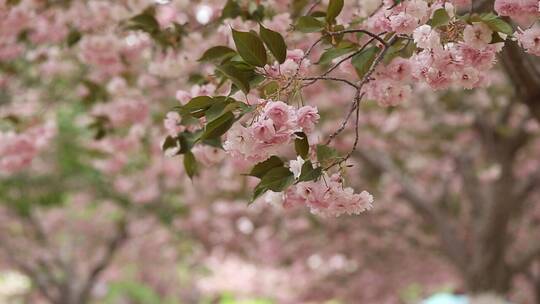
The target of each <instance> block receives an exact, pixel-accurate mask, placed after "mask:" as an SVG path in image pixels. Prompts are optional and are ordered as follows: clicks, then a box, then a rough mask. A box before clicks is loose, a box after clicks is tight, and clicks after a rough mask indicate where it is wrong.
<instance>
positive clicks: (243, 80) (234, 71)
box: [216, 62, 253, 94]
mask: <svg viewBox="0 0 540 304" xmlns="http://www.w3.org/2000/svg"><path fill="white" fill-rule="evenodd" d="M216 69H217V70H218V71H220V72H221V73H223V74H224V75H225V76H226V77H227V78H229V79H230V80H231V81H232V82H233V83H234V85H236V86H237V87H238V88H239V89H240V90H242V91H243V92H244V93H246V94H247V93H248V92H249V90H250V85H249V81H250V79H251V78H252V77H253V71H249V70H244V69H241V68H239V66H238V65H237V64H235V63H233V62H227V63H225V64H223V65H221V66H219V67H217V68H216Z"/></svg>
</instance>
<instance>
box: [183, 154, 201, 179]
mask: <svg viewBox="0 0 540 304" xmlns="http://www.w3.org/2000/svg"><path fill="white" fill-rule="evenodd" d="M184 169H185V170H186V173H187V175H188V176H189V178H193V176H195V175H196V174H197V169H198V165H197V160H196V159H195V155H193V153H192V152H191V151H189V152H187V153H186V154H184Z"/></svg>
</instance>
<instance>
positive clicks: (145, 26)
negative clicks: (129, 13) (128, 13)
mask: <svg viewBox="0 0 540 304" xmlns="http://www.w3.org/2000/svg"><path fill="white" fill-rule="evenodd" d="M152 14H153V11H152V10H149V9H147V10H145V11H144V12H143V13H141V14H139V15H137V16H135V17H132V18H131V19H129V21H128V26H127V29H128V30H141V31H144V32H147V33H149V34H156V33H158V32H159V23H158V21H157V20H156V18H155V17H154V16H153V15H152Z"/></svg>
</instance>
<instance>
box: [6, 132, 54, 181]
mask: <svg viewBox="0 0 540 304" xmlns="http://www.w3.org/2000/svg"><path fill="white" fill-rule="evenodd" d="M55 133H56V128H55V127H54V125H53V124H52V123H46V124H44V125H42V126H38V127H33V128H30V129H28V130H26V131H25V132H22V133H15V132H12V131H8V132H0V174H7V175H9V174H13V173H16V172H19V171H21V170H23V169H25V168H26V167H28V166H30V164H31V163H32V160H33V159H34V158H35V157H36V156H37V154H38V153H39V152H40V151H41V150H42V149H44V148H45V147H46V146H47V144H48V143H49V141H50V140H51V138H52V137H53V136H54V134H55Z"/></svg>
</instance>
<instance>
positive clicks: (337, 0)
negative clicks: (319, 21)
mask: <svg viewBox="0 0 540 304" xmlns="http://www.w3.org/2000/svg"><path fill="white" fill-rule="evenodd" d="M343 4H344V3H343V0H330V2H329V3H328V9H327V11H326V21H327V22H333V21H335V19H336V17H337V16H338V15H339V13H341V10H342V9H343Z"/></svg>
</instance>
